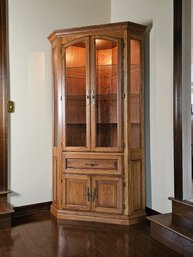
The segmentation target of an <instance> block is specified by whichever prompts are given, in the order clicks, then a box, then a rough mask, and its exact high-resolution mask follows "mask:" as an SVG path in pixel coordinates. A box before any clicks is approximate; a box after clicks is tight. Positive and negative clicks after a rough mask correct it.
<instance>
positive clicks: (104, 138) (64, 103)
mask: <svg viewBox="0 0 193 257" xmlns="http://www.w3.org/2000/svg"><path fill="white" fill-rule="evenodd" d="M144 32H145V26H143V25H139V24H134V23H130V22H123V23H114V24H107V25H98V26H89V27H81V28H74V29H64V30H56V31H54V32H53V33H52V34H51V35H50V36H49V40H50V42H51V44H52V63H53V66H52V67H53V68H52V69H53V105H52V107H53V202H52V206H51V212H52V214H53V215H55V216H56V217H57V218H58V219H69V220H73V219H75V220H84V221H85V220H87V221H95V222H106V223H115V224H123V225H124V224H125V225H126V224H133V223H137V222H139V221H141V220H142V219H144V217H145V189H144V132H143V130H144V107H143V105H144V103H143V101H144V97H143V96H144Z"/></svg>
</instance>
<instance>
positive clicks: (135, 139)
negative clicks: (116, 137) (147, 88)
mask: <svg viewBox="0 0 193 257" xmlns="http://www.w3.org/2000/svg"><path fill="white" fill-rule="evenodd" d="M130 42H131V44H130V45H131V49H130V50H131V52H130V58H131V88H130V91H131V94H130V121H131V148H140V147H141V117H140V116H141V115H140V106H141V46H140V41H139V40H134V39H132V40H131V41H130Z"/></svg>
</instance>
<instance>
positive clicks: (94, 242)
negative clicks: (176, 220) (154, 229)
mask: <svg viewBox="0 0 193 257" xmlns="http://www.w3.org/2000/svg"><path fill="white" fill-rule="evenodd" d="M179 256H181V255H178V254H176V253H175V252H173V251H171V250H170V249H168V248H167V247H165V246H163V245H161V244H160V243H158V242H156V241H154V240H153V239H151V237H150V225H149V222H145V223H142V224H138V225H133V226H130V227H126V226H124V227H120V226H115V225H114V226H112V225H104V224H95V223H94V224H92V223H80V222H65V223H64V224H57V223H56V221H55V220H54V219H52V218H51V217H50V215H49V213H44V214H39V215H38V216H31V217H28V218H26V219H25V220H24V219H22V220H20V219H18V220H16V221H15V222H14V224H13V227H12V229H11V230H3V231H0V257H179Z"/></svg>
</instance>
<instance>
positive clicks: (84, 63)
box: [64, 39, 90, 150]
mask: <svg viewBox="0 0 193 257" xmlns="http://www.w3.org/2000/svg"><path fill="white" fill-rule="evenodd" d="M88 45H89V44H88V40H87V39H85V40H84V41H81V42H80V41H78V42H75V43H73V44H70V45H68V46H67V47H66V48H65V50H64V66H65V67H64V70H65V80H64V83H65V86H64V89H65V92H64V94H65V119H64V120H65V124H64V127H65V133H64V145H65V147H66V148H68V149H69V150H73V148H75V149H76V150H84V149H86V148H87V149H89V146H90V96H89V71H88V67H89V59H88V49H89V47H88Z"/></svg>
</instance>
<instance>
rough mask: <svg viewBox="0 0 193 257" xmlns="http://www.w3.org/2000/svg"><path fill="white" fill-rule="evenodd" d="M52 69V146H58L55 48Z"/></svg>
mask: <svg viewBox="0 0 193 257" xmlns="http://www.w3.org/2000/svg"><path fill="white" fill-rule="evenodd" d="M52 59H53V60H52V65H53V66H52V69H53V99H54V103H53V116H54V127H53V144H54V146H56V147H57V146H58V92H57V88H58V87H57V72H56V63H57V48H55V49H54V50H53V55H52Z"/></svg>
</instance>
